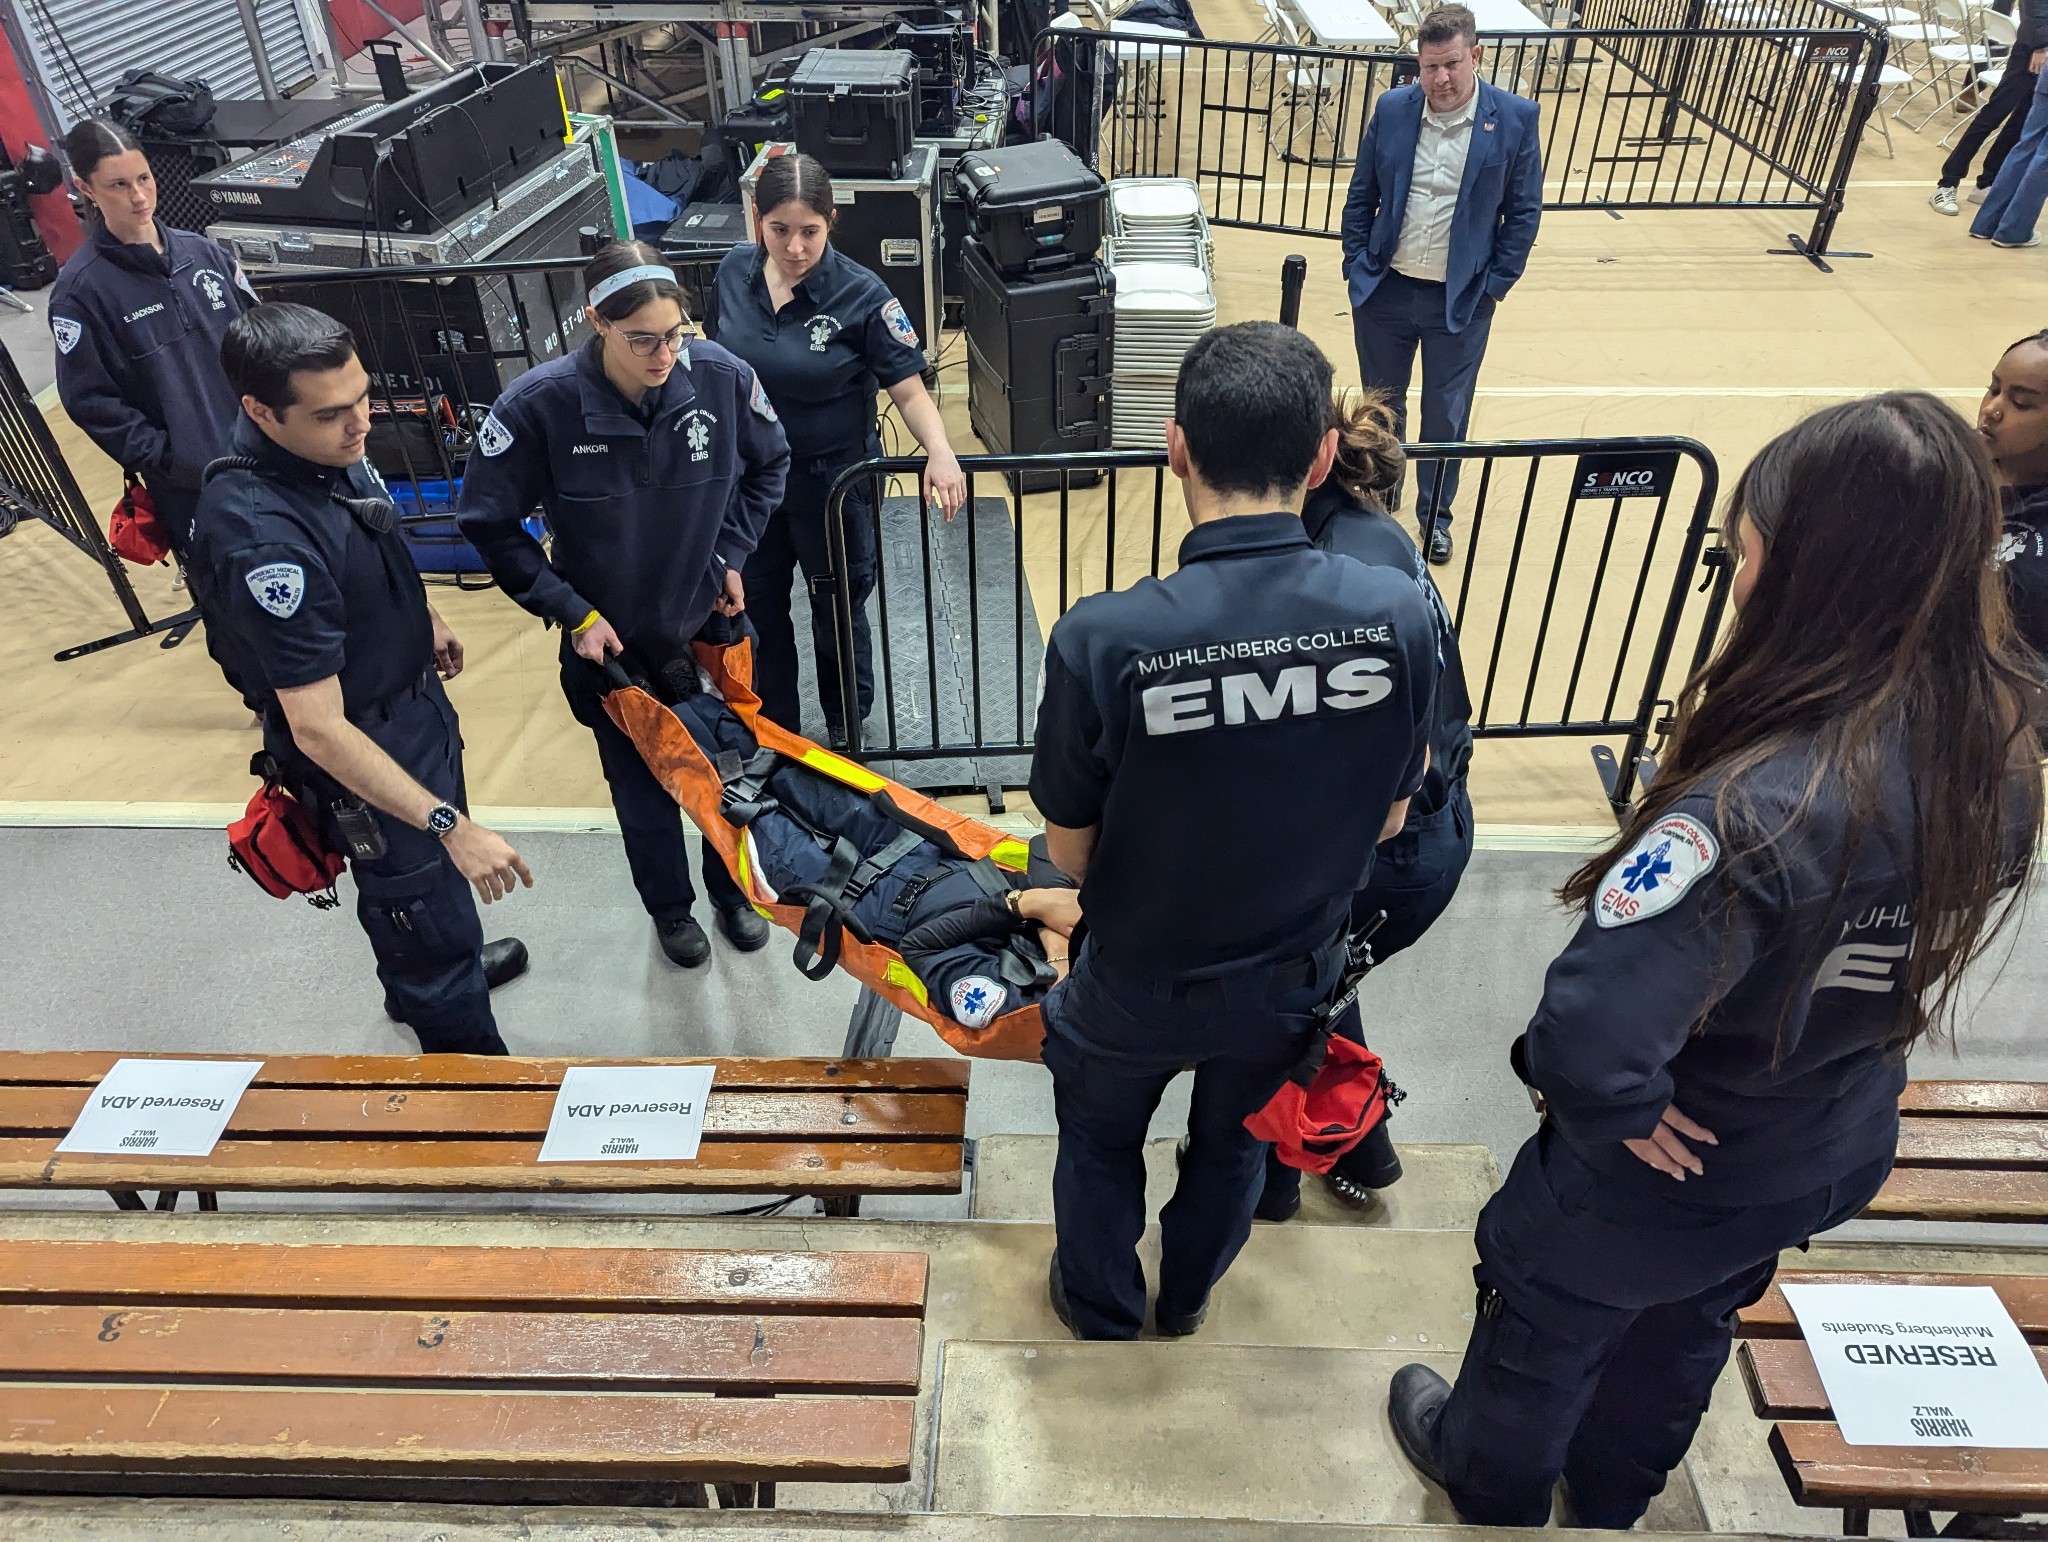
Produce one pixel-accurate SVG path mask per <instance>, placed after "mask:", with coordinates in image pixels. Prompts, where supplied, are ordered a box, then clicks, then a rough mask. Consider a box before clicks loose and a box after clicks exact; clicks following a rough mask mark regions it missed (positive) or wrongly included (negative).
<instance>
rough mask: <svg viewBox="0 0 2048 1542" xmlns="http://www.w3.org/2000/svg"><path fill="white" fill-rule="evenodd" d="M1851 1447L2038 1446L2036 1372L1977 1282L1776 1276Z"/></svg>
mask: <svg viewBox="0 0 2048 1542" xmlns="http://www.w3.org/2000/svg"><path fill="white" fill-rule="evenodd" d="M1784 1291H1785V1299H1786V1300H1787V1301H1788V1302H1790V1303H1791V1306H1792V1313H1793V1315H1794V1316H1795V1317H1797V1318H1798V1319H1799V1328H1800V1331H1801V1332H1802V1333H1804V1334H1805V1335H1806V1345H1807V1348H1808V1349H1810V1350H1811V1351H1812V1352H1813V1361H1814V1364H1815V1365H1816V1366H1817V1367H1819V1369H1820V1380H1821V1385H1822V1386H1823V1387H1825V1388H1826V1389H1827V1394H1828V1405H1829V1407H1831V1408H1832V1409H1833V1410H1834V1415H1835V1423H1836V1424H1838V1425H1840V1426H1841V1430H1842V1439H1843V1440H1845V1441H1847V1442H1848V1443H1849V1444H1850V1445H1852V1446H1987V1447H2017V1448H2029V1447H2048V1379H2044V1378H2043V1377H2042V1375H2041V1366H2040V1362H2039V1361H2037V1360H2036V1359H2035V1358H2034V1351H2033V1348H2032V1346H2031V1345H2029V1344H2028V1343H2027V1341H2026V1339H2025V1338H2023V1337H2022V1336H2021V1334H2020V1330H2019V1329H2018V1328H2017V1327H2016V1326H2015V1325H2014V1323H2013V1320H2012V1314H2011V1313H2009V1312H2007V1311H2006V1309H2005V1303H2004V1302H2002V1301H2000V1300H1999V1299H1998V1293H1997V1292H1996V1291H1995V1290H1993V1289H1991V1287H1989V1286H1988V1285H1787V1286H1785V1287H1784Z"/></svg>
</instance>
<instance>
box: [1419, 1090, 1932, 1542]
mask: <svg viewBox="0 0 2048 1542" xmlns="http://www.w3.org/2000/svg"><path fill="white" fill-rule="evenodd" d="M1705 1160H1706V1161H1708V1162H1712V1161H1713V1160H1714V1154H1713V1152H1712V1151H1711V1150H1709V1151H1708V1152H1707V1153H1706V1156H1705ZM1890 1168H1891V1158H1890V1157H1889V1156H1887V1157H1885V1158H1883V1159H1881V1160H1880V1161H1878V1162H1876V1163H1874V1164H1872V1165H1870V1166H1867V1167H1865V1168H1863V1169H1861V1170H1859V1171H1857V1172H1854V1173H1851V1174H1849V1175H1848V1176H1847V1177H1845V1178H1842V1179H1841V1180H1839V1181H1837V1182H1834V1183H1830V1184H1825V1185H1823V1186H1821V1187H1819V1188H1816V1189H1815V1190H1814V1191H1813V1192H1812V1193H1810V1194H1806V1195H1803V1196H1801V1197H1800V1198H1798V1199H1793V1200H1787V1201H1782V1202H1778V1203H1773V1204H1763V1205H1754V1206H1748V1207H1744V1208H1741V1209H1724V1210H1716V1209H1712V1208H1700V1207H1695V1206H1689V1205H1684V1204H1680V1203H1678V1196H1672V1197H1670V1198H1665V1197H1663V1196H1662V1195H1661V1194H1660V1193H1658V1192H1657V1191H1655V1190H1654V1189H1652V1188H1650V1187H1649V1185H1650V1184H1651V1183H1654V1182H1668V1181H1669V1180H1667V1179H1663V1178H1662V1177H1661V1176H1659V1175H1657V1174H1651V1175H1650V1178H1649V1179H1647V1180H1645V1182H1644V1185H1643V1187H1642V1188H1640V1189H1636V1190H1631V1191H1630V1192H1629V1193H1627V1194H1622V1193H1617V1192H1616V1187H1617V1186H1616V1184H1615V1182H1614V1180H1613V1179H1612V1178H1610V1177H1606V1176H1604V1175H1601V1174H1597V1173H1595V1172H1594V1171H1593V1170H1592V1169H1590V1168H1588V1167H1587V1166H1586V1165H1585V1164H1584V1163H1583V1162H1581V1161H1580V1160H1579V1159H1578V1158H1577V1156H1576V1155H1575V1153H1574V1152H1573V1151H1572V1149H1571V1148H1570V1146H1569V1145H1567V1144H1566V1142H1564V1141H1563V1140H1562V1139H1561V1138H1559V1137H1558V1136H1557V1135H1556V1132H1555V1130H1554V1129H1552V1128H1550V1127H1548V1126H1546V1127H1545V1129H1543V1130H1541V1131H1539V1132H1538V1133H1537V1134H1536V1135H1535V1136H1533V1137H1532V1138H1531V1139H1530V1140H1529V1142H1528V1143H1527V1144H1526V1145H1524V1146H1523V1147H1522V1150H1521V1152H1520V1154H1519V1155H1518V1156H1517V1157H1516V1158H1515V1165H1514V1166H1513V1168H1511V1169H1510V1170H1509V1172H1508V1178H1507V1182H1506V1183H1505V1184H1503V1185H1502V1187H1501V1190H1500V1192H1499V1193H1497V1194H1496V1195H1494V1197H1493V1198H1492V1199H1491V1200H1489V1201H1488V1202H1487V1205H1486V1208H1485V1210H1483V1211H1481V1212H1480V1216H1479V1229H1478V1237H1477V1242H1478V1246H1479V1264H1478V1266H1477V1267H1476V1268H1475V1269H1474V1270H1473V1271H1472V1273H1473V1277H1474V1278H1475V1279H1476V1280H1477V1281H1478V1284H1479V1302H1478V1309H1477V1313H1476V1316H1475V1320H1474V1322H1473V1327H1472V1339H1471V1342H1470V1343H1469V1344H1468V1345H1467V1346H1466V1349H1465V1361H1464V1365H1463V1366H1462V1368H1461V1369H1460V1370H1459V1372H1458V1381H1457V1385H1456V1387H1455V1388H1454V1389H1453V1390H1452V1392H1451V1397H1450V1401H1449V1402H1447V1403H1446V1404H1445V1405H1444V1411H1443V1415H1442V1417H1441V1418H1440V1419H1439V1421H1438V1423H1437V1437H1436V1456H1437V1460H1438V1461H1439V1462H1440V1463H1441V1464H1442V1467H1443V1473H1444V1482H1445V1487H1446V1488H1447V1489H1448V1490H1449V1492H1450V1496H1451V1502H1452V1503H1453V1504H1454V1505H1455V1506H1456V1507H1457V1511H1458V1514H1459V1516H1460V1517H1461V1518H1462V1519H1464V1520H1465V1521H1466V1522H1467V1523H1469V1524H1473V1525H1481V1526H1541V1525H1543V1524H1545V1523H1546V1522H1547V1521H1548V1519H1549V1516H1550V1501H1551V1494H1552V1491H1553V1489H1554V1488H1555V1487H1556V1485H1557V1480H1558V1478H1559V1477H1560V1476H1562V1477H1563V1478H1564V1480H1565V1484H1566V1486H1567V1488H1568V1489H1569V1490H1570V1493H1571V1502H1572V1508H1573V1510H1574V1511H1575V1512H1576V1513H1577V1516H1578V1519H1579V1523H1580V1524H1581V1525H1584V1526H1594V1527H1602V1528H1614V1529H1626V1528H1628V1527H1629V1526H1632V1525H1634V1524H1635V1522H1636V1521H1638V1520H1639V1519H1641V1518H1642V1515H1643V1513H1644V1512H1645V1511H1646V1510H1648V1509H1649V1507H1650V1501H1651V1500H1653V1499H1655V1498H1656V1497H1657V1495H1658V1494H1659V1493H1661V1492H1662V1491H1663V1488H1664V1482H1665V1479H1666V1477H1667V1476H1668V1475H1669V1473H1670V1472H1671V1470H1672V1469H1673V1468H1675V1467H1676V1466H1677V1465H1678V1464H1679V1463H1680V1462H1681V1461H1683V1460H1684V1459H1685V1453H1686V1451H1687V1449H1688V1448H1689V1447H1690V1446H1691V1445H1692V1439H1693V1435H1694V1433H1695V1431H1697V1430H1698V1428H1699V1423H1700V1419H1701V1417H1702V1416H1703V1415H1704V1414H1705V1413H1706V1411H1707V1403H1708V1401H1709V1399H1710V1398H1711V1397H1712V1395H1713V1390H1714V1383H1715V1382H1716V1380H1718V1379H1719V1377H1720V1374H1721V1370H1722V1367H1724V1366H1725V1365H1726V1364H1727V1363H1728V1350H1729V1345H1730V1343H1731V1342H1732V1340H1733V1338H1734V1333H1735V1314H1736V1313H1737V1312H1738V1311H1740V1310H1741V1309H1742V1308H1743V1307H1745V1306H1747V1305H1749V1304H1750V1303H1751V1302H1753V1301H1755V1300H1756V1299H1757V1298H1758V1297H1760V1296H1761V1295H1762V1294H1763V1293H1764V1291H1765V1290H1766V1289H1767V1288H1768V1287H1769V1285H1770V1283H1771V1276H1772V1275H1773V1274H1774V1273H1775V1272H1776V1271H1777V1266H1778V1254H1779V1253H1780V1252H1782V1251H1783V1250H1784V1249H1786V1248H1788V1247H1796V1246H1798V1245H1800V1244H1802V1243H1804V1242H1805V1241H1806V1240H1807V1239H1808V1238H1810V1237H1812V1236H1813V1235H1814V1234H1815V1233H1817V1232H1822V1231H1826V1230H1828V1229H1829V1228H1830V1227H1833V1226H1838V1225H1840V1224H1841V1223H1842V1222H1843V1221H1846V1220H1848V1219H1850V1218H1851V1217H1853V1216H1854V1215H1856V1214H1857V1212H1859V1211H1860V1210H1862V1208H1863V1207H1864V1206H1865V1205H1866V1204H1868V1203H1869V1202H1870V1198H1871V1196H1872V1195H1874V1194H1875V1193H1876V1192H1877V1191H1878V1189H1879V1187H1881V1186H1882V1184H1883V1183H1884V1179H1885V1174H1886V1173H1887V1172H1888V1171H1889V1170H1890ZM1644 1171H1645V1172H1646V1173H1647V1172H1648V1171H1649V1170H1648V1169H1647V1168H1645V1169H1644ZM1673 1187H1676V1185H1673Z"/></svg>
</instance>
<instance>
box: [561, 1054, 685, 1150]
mask: <svg viewBox="0 0 2048 1542" xmlns="http://www.w3.org/2000/svg"><path fill="white" fill-rule="evenodd" d="M711 1072H712V1067H710V1066H708V1065H578V1066H571V1067H569V1069H568V1070H567V1071H566V1072H565V1073H563V1076H562V1090H561V1091H560V1092H558V1093H556V1094H555V1111H554V1113H553V1114H552V1115H550V1116H549V1118H548V1133H547V1138H546V1139H545V1140H543V1141H542V1142H541V1144H540V1160H541V1161H543V1162H688V1161H692V1160H694V1159H695V1158H696V1155H697V1145H698V1143H699V1142H700V1141H701V1140H702V1139H703V1137H704V1105H705V1103H706V1102H707V1101H708V1100H709V1099H710V1097H711Z"/></svg>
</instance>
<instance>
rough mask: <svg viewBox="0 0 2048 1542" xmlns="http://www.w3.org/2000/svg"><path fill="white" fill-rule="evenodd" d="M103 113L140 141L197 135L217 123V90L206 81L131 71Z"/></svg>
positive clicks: (122, 80)
mask: <svg viewBox="0 0 2048 1542" xmlns="http://www.w3.org/2000/svg"><path fill="white" fill-rule="evenodd" d="M100 111H101V113H102V114H104V115H105V116H106V117H109V118H111V119H113V120H114V122H116V123H118V124H120V125H121V127H123V128H125V129H127V130H128V131H129V132H130V133H131V134H134V135H136V136H137V137H138V138H139V137H144V136H150V135H154V136H159V137H176V136H178V135H181V134H197V133H199V132H200V131H201V130H203V129H204V128H206V126H207V125H208V124H210V123H212V122H213V88H212V87H211V86H209V85H208V84H207V83H206V82H205V81H203V80H180V79H178V77H177V76H175V75H162V74H159V73H157V71H155V70H129V71H128V72H127V73H126V74H124V75H123V76H122V77H121V82H120V84H119V85H118V86H116V87H115V88H114V94H113V95H112V96H110V97H108V98H107V99H106V101H105V102H103V103H101V104H100Z"/></svg>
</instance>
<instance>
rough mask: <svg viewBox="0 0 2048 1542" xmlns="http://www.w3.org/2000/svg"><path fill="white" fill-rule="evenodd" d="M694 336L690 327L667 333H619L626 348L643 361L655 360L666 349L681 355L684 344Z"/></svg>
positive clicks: (615, 329) (677, 328) (678, 328)
mask: <svg viewBox="0 0 2048 1542" xmlns="http://www.w3.org/2000/svg"><path fill="white" fill-rule="evenodd" d="M612 330H614V331H617V330H618V329H617V328H613V329H612ZM694 335H695V334H693V333H692V332H691V331H690V329H689V328H688V327H676V328H674V329H673V330H671V331H667V332H620V333H619V336H620V337H622V338H624V339H625V340H626V346H627V347H628V348H630V349H632V350H633V352H635V353H637V354H638V355H639V356H640V357H641V358H643V359H651V358H653V357H654V355H655V354H656V353H658V352H659V351H660V350H661V349H663V348H666V349H667V350H668V351H669V352H670V353H680V352H681V351H682V347H683V344H684V343H686V342H688V341H689V340H690V338H691V337H692V336H694Z"/></svg>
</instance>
